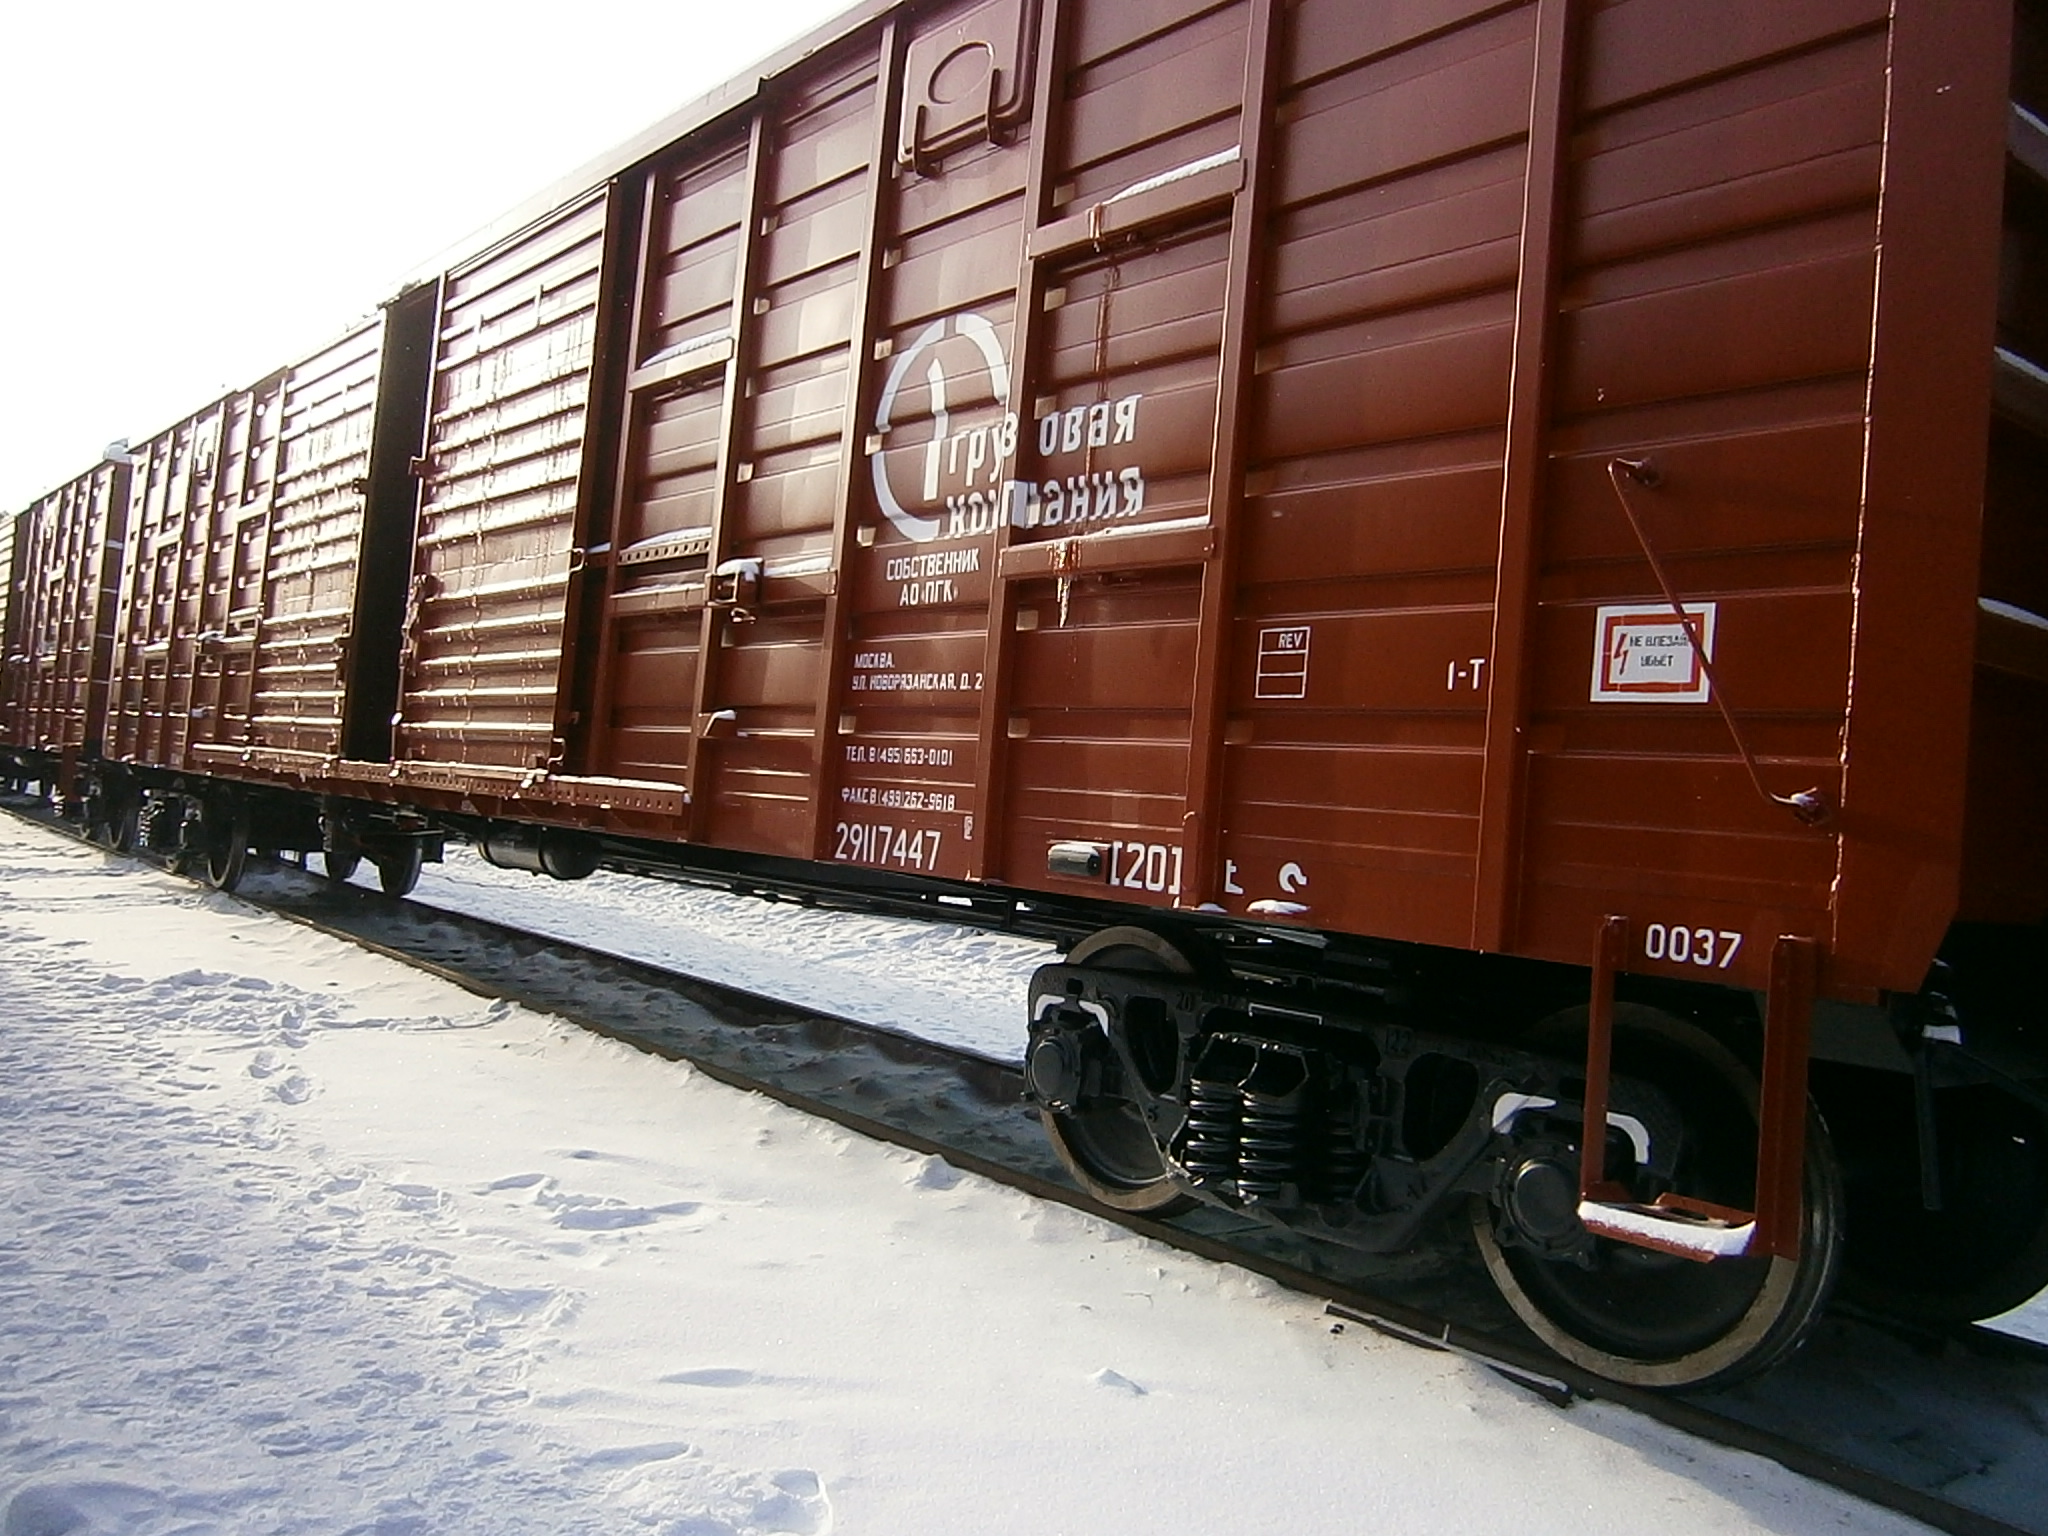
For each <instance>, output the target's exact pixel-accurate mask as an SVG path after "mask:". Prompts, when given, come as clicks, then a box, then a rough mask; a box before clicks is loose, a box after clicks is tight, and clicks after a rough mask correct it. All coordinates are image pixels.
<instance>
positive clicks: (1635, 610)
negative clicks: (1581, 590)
mask: <svg viewBox="0 0 2048 1536" xmlns="http://www.w3.org/2000/svg"><path fill="white" fill-rule="evenodd" d="M1715 606H1716V605H1715V604H1713V603H1687V604H1686V605H1685V611H1686V613H1687V615H1689V616H1690V618H1691V620H1692V626H1691V627H1692V629H1693V630H1694V633H1695V634H1697V636H1698V638H1699V645H1700V647H1701V648H1703V649H1704V650H1705V651H1706V653H1707V659H1708V660H1709V661H1711V660H1713V656H1714V609H1715ZM1686 628H1687V626H1686V625H1684V624H1682V623H1680V622H1679V618H1678V615H1677V614H1676V613H1673V612H1672V611H1671V607H1670V605H1669V604H1668V603H1625V604H1617V605H1614V606H1610V607H1603V608H1601V609H1600V611H1599V614H1598V616H1597V617H1596V619H1595V621H1594V625H1593V636H1594V640H1593V701H1594V702H1595V703H1596V704H1597V703H1603V702H1604V703H1612V702H1614V701H1616V700H1621V701H1633V702H1636V703H1649V704H1704V703H1706V702H1707V698H1708V689H1709V686H1710V685H1709V684H1708V681H1707V669H1706V668H1705V667H1703V666H1701V665H1700V657H1699V651H1698V650H1695V649H1694V646H1693V636H1692V635H1688V634H1687V633H1686Z"/></svg>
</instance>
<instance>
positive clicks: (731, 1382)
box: [661, 1365, 760, 1387]
mask: <svg viewBox="0 0 2048 1536" xmlns="http://www.w3.org/2000/svg"><path fill="white" fill-rule="evenodd" d="M661 1379H662V1381H663V1382H664V1383H665V1384H666V1385H669V1386H673V1387H750V1386H752V1385H753V1384H754V1383H755V1382H756V1381H757V1380H759V1379H760V1378H759V1377H757V1376H755V1374H754V1373H753V1372H752V1371H742V1370H735V1369H732V1368H731V1367H727V1366H715V1365H714V1366H707V1367H705V1368H703V1369H701V1370H695V1371H675V1372H672V1373H670V1374H669V1375H667V1376H664V1377H662V1378H661Z"/></svg>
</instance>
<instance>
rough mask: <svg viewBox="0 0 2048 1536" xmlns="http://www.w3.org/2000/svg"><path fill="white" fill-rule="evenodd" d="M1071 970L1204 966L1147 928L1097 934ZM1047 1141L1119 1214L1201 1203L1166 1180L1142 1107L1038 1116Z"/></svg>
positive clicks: (1171, 970)
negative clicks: (1140, 1111)
mask: <svg viewBox="0 0 2048 1536" xmlns="http://www.w3.org/2000/svg"><path fill="white" fill-rule="evenodd" d="M1067 963H1068V964H1070V965H1100V966H1103V967H1105V968H1108V969H1113V970H1127V971H1152V972H1156V973H1159V974H1162V975H1182V976H1189V975H1193V974H1195V972H1196V970H1197V969H1198V966H1199V959H1198V957H1197V956H1195V955H1193V954H1191V953H1190V952H1189V951H1188V950H1187V948H1185V947H1184V946H1183V945H1180V944H1177V943H1175V942H1174V941H1173V940H1171V939H1168V938H1166V937H1164V936H1163V935H1160V934H1157V933H1153V932H1152V931H1150V930H1149V929H1143V928H1109V929H1105V930H1104V931H1102V932H1101V933H1096V934H1091V935H1090V936H1089V937H1087V938H1085V939H1083V940H1082V941H1081V942H1080V943H1079V944H1076V945H1075V946H1074V947H1073V949H1072V950H1071V951H1069V952H1068V955H1067ZM1039 1119H1040V1120H1041V1121H1043V1122H1044V1125H1045V1131H1046V1135H1047V1136H1048V1137H1049V1138H1050V1139H1051V1141H1052V1147H1053V1151H1054V1153H1055V1154H1057V1155H1058V1157H1059V1160H1060V1162H1061V1163H1062V1164H1063V1165H1064V1166H1065V1167H1066V1170H1067V1172H1069V1173H1071V1174H1072V1175H1073V1176H1074V1179H1075V1182H1077V1183H1078V1184H1079V1185H1080V1186H1081V1187H1082V1188H1083V1189H1084V1190H1086V1191H1087V1192H1088V1194H1089V1196H1090V1198H1092V1199H1094V1200H1096V1201H1099V1202H1100V1203H1101V1204H1103V1205H1106V1206H1108V1207H1109V1208H1110V1209H1112V1210H1118V1211H1125V1212H1128V1213H1131V1214H1135V1215H1151V1216H1171V1215H1174V1214H1176V1213H1177V1212H1180V1211H1185V1210H1188V1209H1191V1208H1192V1207H1193V1206H1194V1204H1195V1201H1194V1200H1193V1199H1192V1198H1191V1197H1190V1196H1188V1195H1187V1194H1185V1193H1183V1192H1182V1191H1181V1190H1180V1189H1179V1188H1178V1187H1177V1186H1176V1185H1175V1184H1174V1183H1173V1182H1172V1180H1171V1178H1170V1177H1169V1176H1168V1174H1167V1169H1166V1158H1165V1155H1164V1154H1163V1153H1162V1152H1161V1151H1160V1150H1159V1144H1158V1142H1156V1141H1155V1140H1153V1137H1152V1128H1151V1127H1150V1126H1149V1125H1147V1124H1146V1123H1145V1117H1144V1116H1143V1115H1142V1114H1140V1113H1139V1111H1138V1108H1137V1106H1136V1105H1135V1104H1131V1103H1128V1102H1125V1101H1122V1100H1108V1101H1104V1102H1102V1103H1099V1104H1095V1105H1088V1106H1085V1107H1081V1108H1076V1109H1071V1110H1062V1111H1057V1112H1056V1111H1053V1110H1050V1109H1046V1110H1041V1111H1039Z"/></svg>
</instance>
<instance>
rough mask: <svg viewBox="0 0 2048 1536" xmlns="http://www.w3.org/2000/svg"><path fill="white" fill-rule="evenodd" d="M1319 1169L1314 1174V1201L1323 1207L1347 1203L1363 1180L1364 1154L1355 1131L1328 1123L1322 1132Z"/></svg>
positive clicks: (1341, 1121)
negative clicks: (1323, 1205)
mask: <svg viewBox="0 0 2048 1536" xmlns="http://www.w3.org/2000/svg"><path fill="white" fill-rule="evenodd" d="M1322 1153H1323V1155H1322V1159H1321V1166H1320V1167H1319V1168H1318V1169H1317V1170H1316V1176H1315V1184H1316V1189H1315V1198H1316V1199H1317V1200H1319V1201H1321V1202H1323V1203H1324V1204H1327V1205H1338V1204H1343V1203H1345V1202H1347V1201H1349V1200H1350V1199H1351V1198H1352V1196H1353V1195H1355V1194H1356V1193H1357V1192H1358V1184H1359V1180H1361V1179H1363V1178H1364V1177H1365V1162H1366V1158H1365V1150H1364V1148H1362V1147H1360V1146H1359V1145H1358V1137H1357V1134H1356V1127H1354V1126H1352V1125H1350V1124H1348V1123H1347V1122H1345V1121H1343V1120H1332V1121H1331V1122H1329V1124H1328V1125H1326V1126H1325V1127H1324V1128H1323V1147H1322Z"/></svg>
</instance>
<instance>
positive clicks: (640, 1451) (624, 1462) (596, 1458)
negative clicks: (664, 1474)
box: [576, 1440, 690, 1467]
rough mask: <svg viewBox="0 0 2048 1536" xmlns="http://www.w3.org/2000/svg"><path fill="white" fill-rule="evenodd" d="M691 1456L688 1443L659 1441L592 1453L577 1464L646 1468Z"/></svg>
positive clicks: (619, 1446) (579, 1459)
mask: <svg viewBox="0 0 2048 1536" xmlns="http://www.w3.org/2000/svg"><path fill="white" fill-rule="evenodd" d="M689 1454H690V1446H689V1444H688V1443H687V1442H686V1441H682V1440H657V1441H655V1442H653V1443H652V1444H649V1445H615V1446H611V1447H609V1448H608V1449H605V1450H602V1451H592V1452H591V1453H590V1454H589V1455H588V1456H579V1457H577V1458H576V1462H577V1465H578V1466H584V1467H644V1466H646V1465H647V1464H648V1463H649V1462H652V1461H674V1460H675V1459H676V1457H678V1456H687V1455H689Z"/></svg>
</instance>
